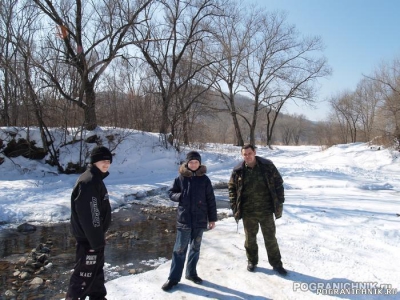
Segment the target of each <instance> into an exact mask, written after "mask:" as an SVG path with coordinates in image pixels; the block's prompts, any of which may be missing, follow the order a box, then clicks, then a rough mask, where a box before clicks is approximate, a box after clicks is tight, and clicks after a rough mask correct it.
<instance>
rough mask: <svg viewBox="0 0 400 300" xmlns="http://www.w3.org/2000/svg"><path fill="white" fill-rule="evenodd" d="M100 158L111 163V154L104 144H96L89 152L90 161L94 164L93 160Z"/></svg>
mask: <svg viewBox="0 0 400 300" xmlns="http://www.w3.org/2000/svg"><path fill="white" fill-rule="evenodd" d="M101 160H109V161H110V163H112V154H111V151H110V150H108V148H106V147H104V146H96V147H94V148H93V150H92V152H91V153H90V163H91V164H94V163H95V162H98V161H101Z"/></svg>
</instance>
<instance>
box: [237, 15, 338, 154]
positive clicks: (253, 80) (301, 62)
mask: <svg viewBox="0 0 400 300" xmlns="http://www.w3.org/2000/svg"><path fill="white" fill-rule="evenodd" d="M322 49H323V46H322V42H321V39H320V38H319V37H311V38H299V34H298V32H297V31H296V29H295V27H294V26H290V25H288V24H287V23H286V16H285V15H284V14H278V13H265V14H264V15H263V18H262V20H261V23H260V26H259V28H258V32H257V35H255V36H254V38H253V39H252V41H251V45H250V48H249V51H250V53H249V55H248V56H247V57H246V73H247V76H246V79H247V80H246V82H245V83H244V85H245V88H246V90H247V92H248V93H249V94H250V95H251V96H252V99H253V100H254V106H253V111H252V113H251V120H247V123H248V124H249V126H250V142H251V143H255V130H256V125H257V121H258V112H259V111H260V110H261V109H267V110H268V111H269V113H267V116H268V128H269V129H268V133H267V134H268V137H269V141H268V145H269V146H271V140H270V139H271V138H272V132H273V130H274V127H275V123H276V120H277V118H278V116H279V113H280V111H281V109H282V107H283V106H284V104H285V103H286V102H287V101H289V100H292V99H293V100H300V101H303V102H306V103H312V102H313V101H314V98H315V83H316V81H317V80H318V79H319V78H321V77H325V76H328V75H329V74H330V72H331V70H330V68H329V67H328V66H327V62H326V59H325V58H323V57H317V56H314V55H316V54H317V53H319V52H320V51H322ZM272 111H274V113H273V114H272Z"/></svg>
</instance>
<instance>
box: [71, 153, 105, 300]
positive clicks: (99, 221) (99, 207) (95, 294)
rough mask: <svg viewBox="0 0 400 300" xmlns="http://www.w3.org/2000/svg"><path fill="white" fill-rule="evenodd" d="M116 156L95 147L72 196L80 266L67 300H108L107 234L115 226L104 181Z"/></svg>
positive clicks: (74, 229) (73, 276) (72, 223)
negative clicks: (105, 257) (106, 282)
mask: <svg viewBox="0 0 400 300" xmlns="http://www.w3.org/2000/svg"><path fill="white" fill-rule="evenodd" d="M111 163H112V154H111V152H110V150H109V149H107V148H106V147H103V146H97V147H95V148H94V149H93V150H92V152H91V155H90V165H89V166H88V169H87V170H86V171H85V172H84V173H83V174H82V175H81V176H80V177H79V178H78V180H77V182H76V184H75V187H74V189H73V191H72V195H71V232H72V234H73V235H74V237H75V239H76V265H75V267H74V272H73V273H72V275H71V279H70V283H69V288H68V292H67V295H66V299H67V300H77V299H85V298H86V297H87V296H88V297H89V299H90V300H104V299H106V298H105V296H106V294H107V291H106V288H105V286H104V271H103V266H104V247H105V233H106V232H107V230H108V228H109V226H110V223H111V206H110V201H109V198H108V192H107V189H106V186H105V185H104V182H103V179H104V178H106V177H107V176H108V174H109V173H108V169H109V167H110V164H111Z"/></svg>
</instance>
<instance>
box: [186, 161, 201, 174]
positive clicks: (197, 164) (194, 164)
mask: <svg viewBox="0 0 400 300" xmlns="http://www.w3.org/2000/svg"><path fill="white" fill-rule="evenodd" d="M187 165H188V168H189V169H190V170H192V171H196V170H197V169H198V168H199V167H200V162H199V161H198V160H196V159H193V160H189V161H188V163H187Z"/></svg>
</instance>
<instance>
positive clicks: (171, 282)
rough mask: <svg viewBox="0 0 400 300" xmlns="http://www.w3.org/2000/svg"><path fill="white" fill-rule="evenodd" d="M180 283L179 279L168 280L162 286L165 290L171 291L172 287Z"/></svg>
mask: <svg viewBox="0 0 400 300" xmlns="http://www.w3.org/2000/svg"><path fill="white" fill-rule="evenodd" d="M177 284H178V281H175V280H167V282H166V283H164V284H163V286H162V287H161V288H162V289H163V290H164V291H169V290H170V289H172V288H173V287H174V286H175V285H177Z"/></svg>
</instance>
